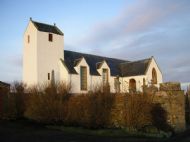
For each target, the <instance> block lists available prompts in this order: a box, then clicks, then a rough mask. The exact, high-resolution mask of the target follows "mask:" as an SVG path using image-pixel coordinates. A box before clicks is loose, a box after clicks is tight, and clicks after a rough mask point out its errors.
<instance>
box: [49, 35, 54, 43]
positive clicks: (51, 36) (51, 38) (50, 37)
mask: <svg viewBox="0 0 190 142" xmlns="http://www.w3.org/2000/svg"><path fill="white" fill-rule="evenodd" d="M49 41H50V42H52V41H53V34H49Z"/></svg>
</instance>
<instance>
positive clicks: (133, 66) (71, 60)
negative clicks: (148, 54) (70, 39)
mask: <svg viewBox="0 0 190 142" xmlns="http://www.w3.org/2000/svg"><path fill="white" fill-rule="evenodd" d="M64 58H65V59H64V61H63V60H62V62H63V64H64V65H65V66H66V67H67V69H68V71H69V73H71V74H77V72H76V70H75V69H74V67H75V66H76V65H77V64H78V62H79V61H80V59H81V58H85V60H86V62H87V64H88V65H89V67H90V74H91V75H100V74H99V73H98V71H97V69H98V68H99V67H100V66H101V64H102V63H103V61H106V62H107V64H108V66H109V68H110V72H111V76H117V75H119V76H122V77H128V76H137V75H144V74H145V73H146V70H147V68H148V66H149V63H150V61H151V58H148V59H143V60H139V61H132V62H131V61H126V60H120V59H115V58H108V57H102V56H97V55H91V54H84V53H78V52H73V51H68V50H64Z"/></svg>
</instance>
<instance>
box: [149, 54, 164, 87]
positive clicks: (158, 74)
mask: <svg viewBox="0 0 190 142" xmlns="http://www.w3.org/2000/svg"><path fill="white" fill-rule="evenodd" d="M153 68H155V70H156V73H157V84H155V85H156V86H157V87H159V84H160V83H162V82H163V77H162V72H161V70H160V68H159V67H158V65H157V63H156V61H155V59H154V58H153V57H152V60H151V63H150V65H149V68H148V70H147V72H146V80H147V81H148V82H149V83H150V82H151V80H152V69H153Z"/></svg>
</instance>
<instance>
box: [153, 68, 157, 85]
mask: <svg viewBox="0 0 190 142" xmlns="http://www.w3.org/2000/svg"><path fill="white" fill-rule="evenodd" d="M152 83H153V84H157V73H156V70H155V68H153V69H152Z"/></svg>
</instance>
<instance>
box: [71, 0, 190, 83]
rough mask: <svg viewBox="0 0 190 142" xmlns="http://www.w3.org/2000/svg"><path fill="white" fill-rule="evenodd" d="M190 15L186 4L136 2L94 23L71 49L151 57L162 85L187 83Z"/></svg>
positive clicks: (175, 0) (189, 4) (186, 1)
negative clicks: (171, 82)
mask: <svg viewBox="0 0 190 142" xmlns="http://www.w3.org/2000/svg"><path fill="white" fill-rule="evenodd" d="M189 13H190V1H189V0H180V1H179V0H159V1H152V0H136V1H134V2H133V4H131V5H126V6H124V7H123V9H122V10H121V12H120V13H119V14H118V15H117V16H116V17H114V18H113V19H110V20H109V21H103V22H101V23H96V24H95V25H94V26H93V27H92V28H91V31H90V32H89V33H87V34H86V36H84V37H82V38H79V39H78V41H76V42H75V43H76V44H75V45H72V46H73V47H76V50H77V51H78V50H79V51H82V52H88V53H94V54H101V55H104V56H111V57H117V58H123V59H129V60H137V59H141V58H147V57H150V56H152V55H153V56H155V57H156V60H157V62H158V64H159V65H160V66H161V69H162V71H163V74H164V78H165V81H181V82H189V81H190V77H189V74H190V69H189V67H188V66H189V62H188V61H190V56H189V55H188V53H189V52H190V48H189V47H190V43H189V42H188V41H189V39H188V38H189V37H190V28H189V24H190V17H189ZM72 44H73V43H72ZM80 47H81V48H80ZM73 49H74V48H73Z"/></svg>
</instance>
